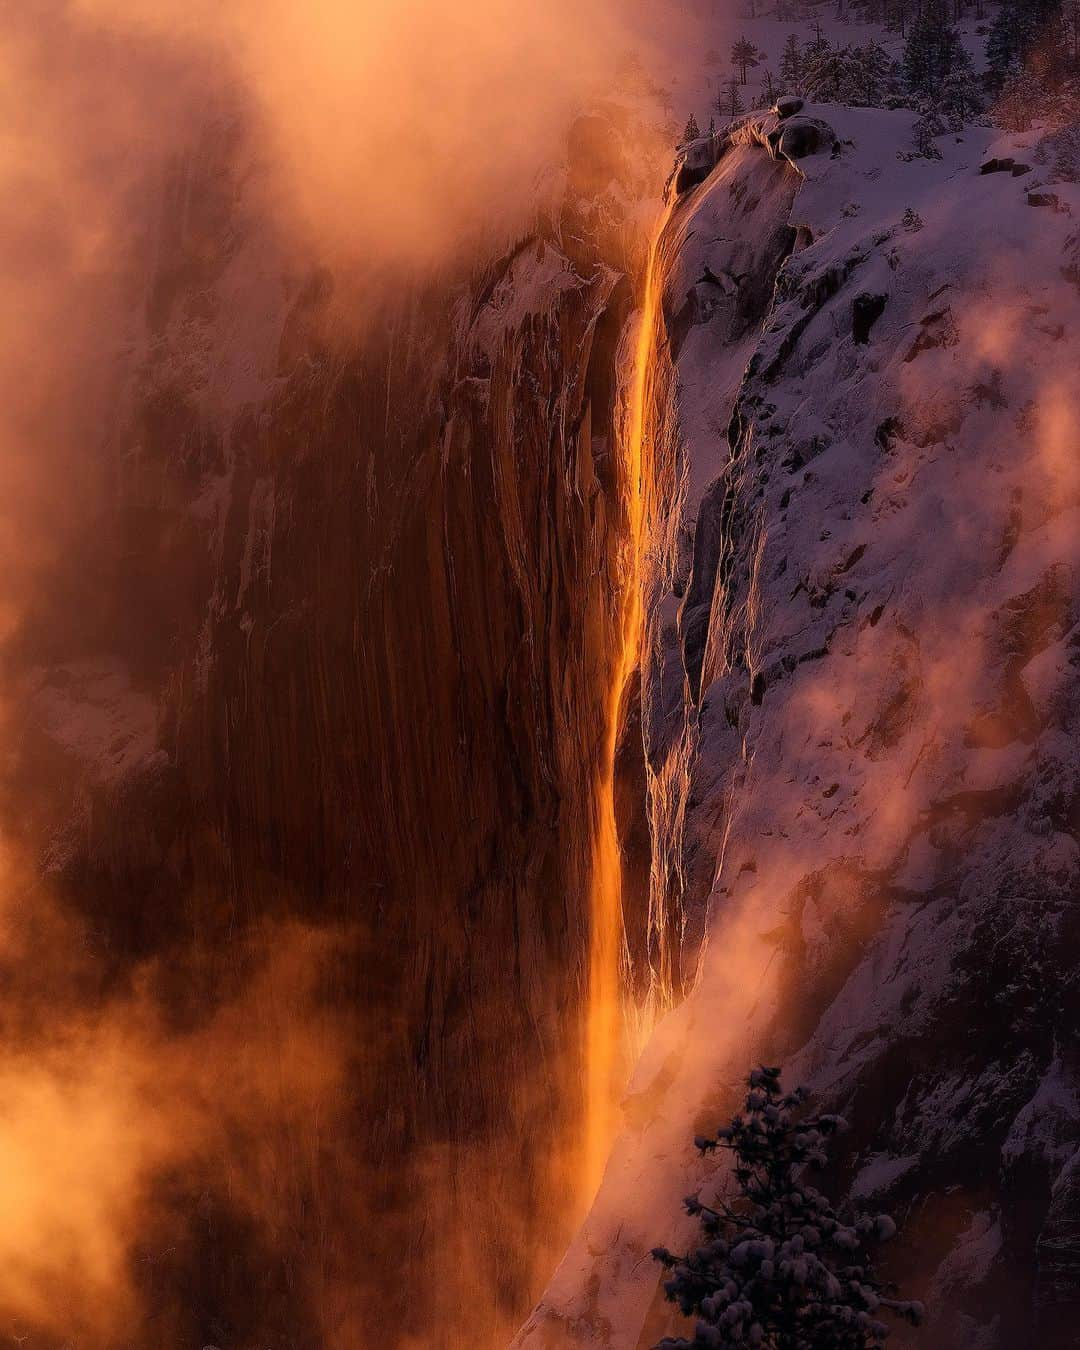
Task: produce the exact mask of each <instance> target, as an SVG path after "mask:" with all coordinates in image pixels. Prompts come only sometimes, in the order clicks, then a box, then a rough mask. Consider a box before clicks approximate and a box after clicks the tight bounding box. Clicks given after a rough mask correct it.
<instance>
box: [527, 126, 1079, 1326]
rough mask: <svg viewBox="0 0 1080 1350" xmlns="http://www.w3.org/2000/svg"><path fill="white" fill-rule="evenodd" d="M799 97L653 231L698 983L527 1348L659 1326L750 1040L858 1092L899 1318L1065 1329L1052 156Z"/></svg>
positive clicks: (1064, 567) (1069, 772) (677, 834)
mask: <svg viewBox="0 0 1080 1350" xmlns="http://www.w3.org/2000/svg"><path fill="white" fill-rule="evenodd" d="M798 126H799V128H800V130H799V134H798V135H797V136H792V135H790V134H788V131H789V129H787V130H786V129H785V126H784V122H783V121H781V120H780V119H778V118H777V117H775V116H774V115H755V116H754V117H752V118H751V119H749V120H748V121H747V122H746V123H745V124H744V125H743V126H742V127H741V128H740V129H738V130H736V131H735V132H733V133H732V134H731V135H729V136H725V137H721V138H720V139H719V141H718V142H714V143H711V144H710V143H702V145H701V146H699V147H698V148H697V149H696V150H695V152H694V156H691V157H690V158H689V159H688V162H690V160H693V164H694V165H696V168H695V171H694V172H693V173H690V174H689V175H685V176H684V177H683V179H682V184H683V187H684V191H683V193H682V195H681V197H680V201H679V205H678V207H677V209H676V211H675V213H674V215H673V217H672V220H671V222H670V224H669V226H668V230H667V236H666V240H665V242H664V244H663V245H662V247H661V249H660V256H661V258H662V265H663V266H664V268H665V277H664V285H665V303H664V315H663V324H662V327H661V330H660V331H659V333H658V337H657V341H658V347H657V354H656V360H657V361H658V362H659V363H661V364H663V363H664V362H668V361H670V362H672V363H673V372H672V376H671V378H670V379H669V381H668V388H669V398H668V401H667V402H666V403H665V402H664V401H663V400H662V399H661V400H659V401H658V404H657V406H656V407H655V408H654V409H653V417H654V436H655V443H656V446H657V447H658V449H657V462H658V463H659V464H661V465H663V464H665V463H666V464H668V465H669V466H671V465H674V466H675V467H674V470H673V475H674V477H673V481H674V483H675V485H676V490H675V491H673V492H672V491H669V492H668V494H667V501H668V504H669V505H670V506H672V507H673V508H674V514H672V513H671V512H670V511H669V512H667V513H665V512H664V511H663V510H658V511H657V514H656V518H655V519H654V521H653V522H652V528H653V530H654V532H655V539H656V547H655V552H656V554H657V555H658V556H661V557H664V558H668V559H671V560H672V561H671V562H670V564H669V565H668V567H667V569H666V570H665V569H664V568H663V567H660V568H658V576H657V577H656V578H654V579H653V584H652V588H651V592H650V598H649V602H648V603H649V613H650V619H649V627H650V632H651V635H652V636H651V640H650V641H649V642H648V643H647V644H646V649H645V653H644V669H643V688H644V689H645V691H646V692H645V696H644V706H645V709H646V714H645V717H644V728H645V745H646V749H647V753H648V755H649V762H650V766H651V768H652V777H651V782H650V789H651V792H650V812H651V820H652V823H653V829H654V832H655V833H654V864H655V865H654V884H658V885H659V886H660V887H661V888H662V889H663V890H666V891H667V892H668V893H671V891H672V888H674V892H675V893H676V894H677V895H678V896H679V906H678V914H679V915H680V916H681V919H682V924H681V927H679V929H678V931H677V933H676V934H675V936H674V938H673V941H674V940H676V939H677V940H678V942H679V944H680V945H679V951H680V965H681V969H682V971H683V972H684V978H685V979H686V980H687V982H688V984H689V985H690V986H691V992H690V993H689V996H688V997H687V999H686V1001H685V1002H684V1003H683V1004H682V1006H680V1007H679V1008H677V1009H676V1010H675V1011H674V1012H672V1013H671V1014H669V1016H668V1017H667V1018H666V1019H665V1020H664V1021H663V1022H662V1023H661V1025H660V1026H659V1027H658V1029H657V1030H656V1032H655V1034H654V1035H653V1037H652V1040H651V1042H650V1043H649V1045H648V1047H647V1049H646V1051H645V1053H644V1055H643V1057H642V1059H641V1061H640V1063H639V1064H638V1067H637V1070H636V1072H635V1075H634V1078H633V1080H632V1082H631V1085H630V1089H629V1092H628V1094H627V1096H626V1099H625V1101H624V1104H623V1122H624V1123H623V1131H622V1134H621V1136H620V1137H619V1139H618V1140H617V1142H615V1145H614V1150H613V1154H612V1158H611V1160H610V1162H609V1165H608V1170H607V1174H606V1177H605V1181H604V1185H603V1188H602V1190H601V1193H600V1195H599V1197H598V1200H597V1202H596V1204H595V1206H594V1208H593V1210H592V1212H591V1214H590V1216H589V1218H588V1219H587V1221H586V1223H585V1225H584V1227H583V1230H582V1232H581V1234H580V1236H579V1238H578V1239H577V1240H576V1242H575V1243H574V1244H573V1245H572V1246H571V1248H570V1250H569V1252H568V1253H567V1255H566V1257H565V1258H564V1261H563V1263H562V1265H561V1267H560V1269H559V1271H558V1272H557V1274H556V1276H555V1277H554V1279H553V1281H552V1282H551V1284H550V1285H549V1287H548V1289H547V1291H546V1293H545V1296H544V1299H543V1300H542V1301H541V1303H540V1304H539V1305H538V1307H537V1309H536V1310H535V1312H534V1314H533V1316H532V1318H531V1319H530V1320H529V1322H528V1323H527V1324H526V1326H525V1328H524V1329H523V1331H522V1332H521V1335H520V1338H519V1341H518V1342H517V1343H518V1344H520V1345H522V1346H528V1347H533V1346H545V1347H546V1346H563V1345H567V1344H577V1345H597V1346H599V1345H605V1346H620V1347H621V1346H634V1345H639V1346H642V1347H644V1346H648V1345H651V1344H653V1343H654V1342H655V1341H656V1340H657V1339H659V1337H660V1336H661V1335H663V1334H666V1333H669V1332H670V1331H671V1330H672V1327H673V1326H674V1325H675V1323H674V1322H673V1320H672V1313H671V1310H670V1309H669V1308H668V1307H667V1306H666V1305H665V1304H664V1303H663V1300H662V1297H661V1295H660V1293H659V1290H658V1280H659V1272H658V1269H657V1267H656V1266H655V1264H654V1263H653V1262H651V1261H650V1259H649V1257H648V1252H649V1249H650V1248H651V1247H653V1246H655V1245H657V1244H666V1245H668V1246H671V1247H673V1248H676V1249H677V1248H679V1247H680V1246H683V1245H684V1244H688V1243H691V1242H692V1241H693V1235H694V1227H693V1224H692V1223H691V1221H689V1220H687V1219H686V1218H685V1217H684V1216H682V1215H681V1213H680V1209H681V1204H680V1202H681V1197H682V1196H684V1195H686V1194H687V1193H689V1192H691V1191H693V1190H695V1189H696V1188H697V1187H698V1186H699V1185H700V1184H702V1181H703V1178H704V1177H705V1176H707V1175H710V1173H709V1172H708V1169H707V1168H706V1170H704V1171H703V1164H702V1163H701V1161H700V1160H699V1158H698V1156H697V1154H696V1153H695V1151H694V1149H693V1147H692V1138H693V1136H694V1134H695V1133H701V1132H703V1131H705V1130H709V1129H711V1128H713V1127H715V1125H716V1124H717V1123H719V1121H720V1119H721V1118H722V1116H723V1115H724V1113H725V1112H727V1113H730V1111H731V1110H732V1109H733V1108H734V1106H735V1104H736V1102H737V1100H738V1089H739V1082H740V1079H741V1078H742V1077H743V1075H744V1074H745V1072H746V1070H747V1068H748V1066H749V1065H750V1064H752V1063H753V1062H755V1061H758V1060H764V1061H765V1062H769V1063H782V1064H784V1066H785V1076H786V1078H787V1079H788V1081H790V1082H792V1083H794V1082H803V1083H805V1084H806V1085H807V1086H808V1087H809V1088H811V1089H812V1090H813V1091H815V1092H816V1093H817V1094H819V1097H820V1099H821V1100H822V1102H823V1103H825V1104H827V1105H828V1107H829V1108H831V1109H839V1110H840V1111H841V1112H842V1113H843V1114H844V1115H845V1116H846V1117H847V1118H848V1120H849V1122H850V1124H851V1129H850V1131H849V1132H848V1134H846V1135H845V1136H844V1140H843V1145H842V1149H841V1150H840V1152H839V1154H838V1156H837V1157H836V1159H835V1165H834V1168H833V1175H832V1179H831V1184H832V1185H834V1186H835V1187H837V1188H838V1189H840V1190H845V1191H848V1192H849V1193H850V1194H851V1196H853V1197H854V1198H855V1199H856V1200H857V1202H858V1203H860V1204H865V1205H867V1206H872V1207H874V1208H875V1209H877V1210H881V1209H886V1210H889V1211H891V1212H892V1213H894V1214H895V1215H896V1216H897V1218H898V1220H900V1221H901V1226H902V1235H901V1239H900V1241H899V1242H898V1243H897V1244H896V1245H895V1246H894V1247H892V1248H890V1249H887V1250H888V1252H889V1257H888V1263H887V1266H888V1273H889V1274H890V1275H891V1276H893V1277H895V1278H896V1279H897V1280H898V1281H901V1282H902V1283H903V1285H904V1286H905V1288H907V1289H908V1290H909V1291H910V1292H911V1293H913V1294H914V1295H916V1296H919V1297H923V1298H925V1299H926V1301H927V1303H928V1305H929V1308H930V1319H929V1324H928V1326H927V1327H926V1328H924V1329H923V1330H922V1331H921V1332H919V1333H918V1341H917V1343H918V1344H920V1345H923V1346H928V1347H934V1348H935V1350H936V1348H937V1347H946V1346H955V1345H958V1344H964V1345H973V1346H975V1345H977V1346H980V1347H985V1348H986V1350H997V1348H1000V1350H1004V1348H1005V1347H1010V1346H1013V1345H1016V1344H1019V1343H1021V1342H1022V1341H1023V1340H1024V1339H1025V1338H1026V1337H1027V1336H1029V1335H1030V1334H1031V1331H1032V1328H1035V1329H1036V1331H1037V1334H1038V1335H1039V1337H1040V1338H1041V1340H1042V1343H1045V1344H1047V1345H1052V1346H1055V1347H1057V1346H1062V1347H1064V1346H1066V1345H1071V1344H1073V1343H1074V1341H1075V1325H1076V1321H1075V1319H1076V1313H1077V1303H1078V1300H1080V1278H1078V1275H1077V1269H1078V1267H1077V1254H1076V1247H1075V1236H1074V1233H1075V1223H1076V1214H1077V1210H1076V1194H1077V1191H1076V1183H1075V1174H1076V1167H1077V1162H1076V1159H1077V1157H1078V1153H1077V1149H1078V1147H1080V1109H1078V1097H1077V1081H1076V1062H1077V1050H1076V1043H1075V1037H1076V1027H1077V1024H1078V1023H1077V1012H1078V1008H1077V1005H1076V991H1075V987H1074V986H1075V980H1074V978H1073V973H1072V972H1073V969H1074V966H1075V962H1076V956H1077V943H1078V937H1077V910H1076V903H1077V895H1078V893H1080V886H1078V882H1080V853H1078V828H1080V822H1078V818H1077V809H1076V806H1077V786H1078V773H1080V769H1078V763H1077V753H1076V749H1075V740H1076V731H1077V718H1078V716H1080V706H1078V701H1077V699H1078V695H1077V682H1076V660H1077V627H1076V625H1077V621H1078V618H1080V614H1078V604H1080V595H1078V571H1077V568H1078V564H1080V554H1078V544H1077V539H1078V538H1080V535H1078V531H1077V527H1078V525H1080V519H1078V511H1080V469H1078V463H1080V461H1078V459H1077V445H1078V443H1080V418H1078V406H1077V404H1078V393H1077V390H1076V387H1075V379H1074V378H1073V371H1074V369H1075V366H1076V359H1077V353H1076V334H1077V332H1078V331H1080V327H1078V324H1080V300H1078V295H1077V291H1076V288H1075V286H1074V285H1073V284H1072V282H1071V280H1070V267H1071V266H1073V265H1074V262H1075V258H1074V251H1075V225H1074V224H1073V221H1072V219H1071V217H1070V214H1069V212H1068V211H1067V210H1065V209H1063V203H1066V202H1067V203H1069V204H1071V208H1072V209H1073V210H1075V209H1076V204H1077V198H1076V195H1075V194H1076V187H1075V184H1071V183H1068V182H1062V181H1053V180H1055V179H1056V178H1058V177H1060V175H1057V174H1056V172H1055V170H1054V167H1053V162H1052V160H1053V157H1052V156H1051V155H1048V154H1046V153H1043V152H1042V151H1041V150H1040V147H1039V146H1038V145H1037V144H1036V141H1037V137H1036V136H1035V135H1034V134H1033V135H1032V136H1029V137H1026V138H1014V139H1013V140H1012V141H1009V142H1008V143H997V144H995V143H993V140H994V135H995V134H996V133H992V132H990V131H984V130H970V129H969V130H967V131H965V133H964V135H963V137H960V138H956V139H951V138H943V139H942V141H941V142H940V146H941V152H942V158H941V159H940V160H934V161H927V160H925V159H920V158H916V157H914V154H913V144H912V138H911V117H910V115H909V114H904V113H887V112H874V111H866V112H848V111H844V110H838V109H835V108H829V109H820V110H817V109H812V108H811V109H806V110H803V111H802V112H801V113H800V115H799V121H798ZM808 129H809V130H808ZM811 131H812V132H813V134H811ZM785 147H786V148H785ZM695 156H696V158H695ZM992 158H999V159H1000V158H1013V159H1014V160H1015V162H1016V163H1018V164H1019V163H1023V164H1028V165H1033V166H1034V167H1033V168H1032V169H1030V170H1029V171H1028V173H1027V175H1026V177H1025V175H1024V174H1023V173H1020V174H1018V175H1016V176H1013V175H1012V174H1011V173H1002V174H998V173H982V174H981V173H980V166H981V165H983V164H984V163H986V162H987V161H988V160H990V159H992ZM710 165H712V166H713V167H711V168H710ZM1050 197H1053V198H1054V199H1055V200H1056V201H1057V206H1055V205H1054V204H1053V202H1050V201H1047V200H1045V199H1047V198H1050ZM1033 198H1034V201H1033ZM784 231H788V233H787V234H786V235H785V233H784ZM770 278H772V281H771V282H770ZM770 292H771V293H770ZM680 485H681V486H680ZM672 879H674V880H672ZM709 1184H714V1183H713V1182H712V1181H710V1182H709ZM903 1343H905V1344H906V1343H907V1342H906V1341H904V1342H903Z"/></svg>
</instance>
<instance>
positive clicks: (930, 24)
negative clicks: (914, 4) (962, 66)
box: [904, 0, 967, 97]
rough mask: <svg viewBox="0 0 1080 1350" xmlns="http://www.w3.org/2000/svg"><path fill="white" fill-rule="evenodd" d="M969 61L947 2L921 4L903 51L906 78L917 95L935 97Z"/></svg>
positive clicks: (928, 0) (935, 1) (943, 0)
mask: <svg viewBox="0 0 1080 1350" xmlns="http://www.w3.org/2000/svg"><path fill="white" fill-rule="evenodd" d="M966 60H967V54H966V52H965V51H964V48H963V44H962V43H961V41H960V34H959V33H958V32H957V31H956V29H955V28H954V27H953V25H952V24H951V23H950V21H949V16H948V10H947V8H946V0H922V4H921V5H920V7H919V11H918V13H917V14H916V16H915V22H914V23H913V24H912V25H911V33H910V35H909V37H908V40H907V46H906V47H905V48H904V77H905V79H906V81H907V85H908V88H909V89H910V90H911V91H912V93H914V94H922V95H925V96H927V97H933V96H934V95H935V94H936V93H937V92H938V91H939V90H940V88H941V86H942V85H943V84H944V82H945V80H946V79H947V78H948V76H949V75H950V74H951V73H952V71H953V69H954V67H955V66H956V65H957V64H958V63H961V62H963V61H966Z"/></svg>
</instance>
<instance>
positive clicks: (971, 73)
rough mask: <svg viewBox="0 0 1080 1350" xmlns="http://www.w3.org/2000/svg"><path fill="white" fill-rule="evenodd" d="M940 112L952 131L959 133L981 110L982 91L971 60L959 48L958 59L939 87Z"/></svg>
mask: <svg viewBox="0 0 1080 1350" xmlns="http://www.w3.org/2000/svg"><path fill="white" fill-rule="evenodd" d="M939 101H940V104H941V110H942V112H943V113H945V115H946V116H947V117H948V119H949V124H950V126H951V127H952V129H953V130H954V131H960V130H961V128H962V127H963V125H964V123H965V122H970V121H971V119H972V118H973V117H976V116H977V115H978V114H979V113H981V112H982V110H983V97H982V89H981V86H980V83H979V78H978V76H977V75H976V74H975V69H974V67H973V66H972V64H971V58H970V57H969V56H968V54H967V52H966V51H964V49H963V48H962V47H961V48H960V49H959V55H958V59H957V60H956V61H955V62H954V64H953V68H952V70H950V71H949V73H948V75H946V76H945V79H944V81H943V83H942V86H941V95H940V100H939Z"/></svg>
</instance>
